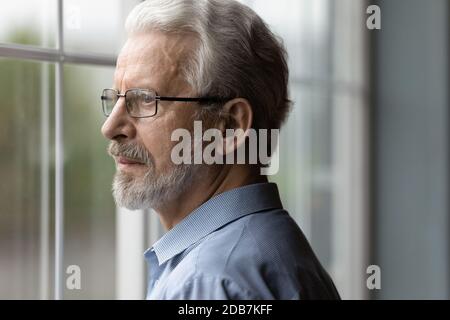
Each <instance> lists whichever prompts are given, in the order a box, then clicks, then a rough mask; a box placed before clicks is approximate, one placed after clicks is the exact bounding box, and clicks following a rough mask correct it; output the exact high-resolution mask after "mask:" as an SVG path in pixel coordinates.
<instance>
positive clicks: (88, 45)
mask: <svg viewBox="0 0 450 320" xmlns="http://www.w3.org/2000/svg"><path fill="white" fill-rule="evenodd" d="M137 3H139V1H138V0H127V1H122V0H96V1H91V0H65V1H64V40H65V43H64V46H65V49H66V50H67V51H69V52H83V53H100V54H108V55H116V54H117V53H118V52H119V50H120V47H121V45H122V44H123V42H124V40H125V31H124V25H125V19H126V17H127V15H128V13H129V12H130V11H131V9H132V8H133V7H134V5H136V4H137Z"/></svg>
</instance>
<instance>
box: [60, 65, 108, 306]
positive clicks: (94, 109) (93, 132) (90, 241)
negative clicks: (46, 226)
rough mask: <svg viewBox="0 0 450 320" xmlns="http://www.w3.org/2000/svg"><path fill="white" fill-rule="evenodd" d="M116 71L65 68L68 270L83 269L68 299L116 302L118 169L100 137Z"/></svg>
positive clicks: (73, 66) (66, 296)
mask: <svg viewBox="0 0 450 320" xmlns="http://www.w3.org/2000/svg"><path fill="white" fill-rule="evenodd" d="M113 71H114V70H113V68H112V67H107V68H106V67H92V66H80V65H66V66H65V67H64V145H65V146H64V148H65V150H64V152H65V169H64V179H65V181H64V182H65V184H64V188H65V190H64V196H65V200H64V201H65V208H64V209H65V245H64V248H65V252H64V269H65V270H66V268H67V267H68V266H71V265H76V266H79V267H80V268H81V290H69V289H68V288H66V289H65V292H64V298H65V299H114V298H115V281H114V279H115V218H116V215H115V205H114V202H113V198H112V194H111V181H112V177H113V174H114V171H115V168H114V162H113V161H112V159H111V158H110V157H109V156H108V155H107V154H106V148H107V141H106V139H105V138H104V137H103V136H102V135H101V132H100V129H101V125H102V124H103V122H104V120H105V118H104V116H103V113H102V110H101V103H100V95H101V89H102V88H103V87H104V86H105V84H108V85H109V84H110V83H111V81H112V78H113ZM108 85H106V86H108Z"/></svg>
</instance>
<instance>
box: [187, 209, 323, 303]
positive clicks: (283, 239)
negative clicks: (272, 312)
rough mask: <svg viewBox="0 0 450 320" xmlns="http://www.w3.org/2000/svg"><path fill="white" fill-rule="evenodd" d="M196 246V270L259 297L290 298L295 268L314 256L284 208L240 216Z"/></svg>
mask: <svg viewBox="0 0 450 320" xmlns="http://www.w3.org/2000/svg"><path fill="white" fill-rule="evenodd" d="M196 249H197V252H196V260H195V269H196V274H197V275H201V276H202V277H210V278H217V277H222V278H224V279H229V280H232V281H233V282H234V283H236V284H239V286H240V289H241V290H243V291H248V292H250V293H252V294H253V295H254V296H259V297H261V299H274V298H280V297H282V298H291V297H294V296H295V295H296V294H297V293H296V292H297V290H296V287H297V285H296V283H297V282H298V281H297V276H296V275H297V273H298V272H297V269H298V267H300V268H301V267H305V268H309V266H310V265H311V266H312V265H314V263H313V262H312V261H313V260H314V259H315V257H313V255H311V254H312V250H310V247H309V244H308V242H307V241H306V239H305V238H304V236H303V234H302V232H301V230H300V229H299V227H298V226H297V224H296V223H295V222H294V220H293V219H292V218H291V217H290V216H289V214H288V213H287V212H286V211H284V210H271V211H268V212H261V213H254V214H250V215H247V216H245V217H242V218H240V219H239V220H237V221H234V222H232V223H230V224H229V225H226V226H224V227H223V228H221V229H219V230H217V231H215V232H213V233H212V234H210V235H208V236H207V238H205V240H204V241H202V243H201V244H200V245H199V246H198V248H196ZM310 261H311V262H310Z"/></svg>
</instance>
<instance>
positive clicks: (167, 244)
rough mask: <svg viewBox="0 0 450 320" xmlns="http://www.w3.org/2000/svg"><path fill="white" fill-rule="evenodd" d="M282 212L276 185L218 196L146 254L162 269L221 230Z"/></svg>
mask: <svg viewBox="0 0 450 320" xmlns="http://www.w3.org/2000/svg"><path fill="white" fill-rule="evenodd" d="M277 208H282V204H281V200H280V196H279V193H278V188H277V185H276V184H275V183H258V184H251V185H247V186H243V187H240V188H236V189H232V190H229V191H226V192H224V193H221V194H219V195H216V196H214V197H212V198H211V199H209V200H208V201H206V202H205V203H203V204H202V205H201V206H200V207H198V208H197V209H195V210H194V211H193V212H192V213H191V214H189V215H188V216H187V217H186V218H184V219H183V220H182V221H181V222H180V223H178V224H177V225H175V227H173V228H172V229H171V230H169V231H168V232H167V233H166V234H165V235H164V236H163V237H162V238H161V239H159V240H158V241H157V242H156V243H155V244H154V245H153V247H152V248H150V249H148V250H147V251H146V252H145V256H146V257H148V255H149V254H151V252H154V253H155V254H156V257H157V258H158V263H159V265H162V264H163V263H164V262H166V261H167V260H169V259H171V258H173V257H174V256H176V255H177V254H179V253H181V252H183V251H184V250H186V249H187V248H188V247H190V246H191V245H192V244H194V243H195V242H197V241H198V240H200V239H201V238H203V237H205V236H207V235H208V234H210V233H212V232H213V231H215V230H217V229H219V228H220V227H222V226H224V225H226V224H227V223H230V222H232V221H234V220H236V219H238V218H241V217H243V216H245V215H248V214H252V213H256V212H260V211H264V210H270V209H277Z"/></svg>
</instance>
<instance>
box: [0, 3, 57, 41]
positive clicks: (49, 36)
mask: <svg viewBox="0 0 450 320" xmlns="http://www.w3.org/2000/svg"><path fill="white" fill-rule="evenodd" d="M56 21H57V7H56V0H15V1H2V4H1V9H0V42H3V43H16V44H28V45H36V46H40V47H50V48H53V47H55V44H56V42H55V35H56Z"/></svg>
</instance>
